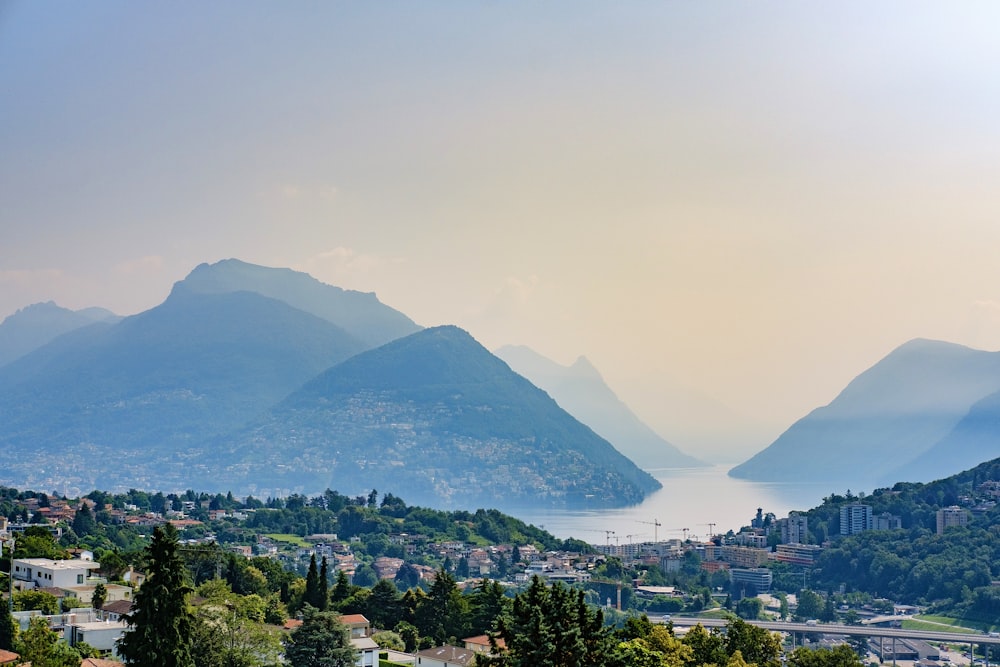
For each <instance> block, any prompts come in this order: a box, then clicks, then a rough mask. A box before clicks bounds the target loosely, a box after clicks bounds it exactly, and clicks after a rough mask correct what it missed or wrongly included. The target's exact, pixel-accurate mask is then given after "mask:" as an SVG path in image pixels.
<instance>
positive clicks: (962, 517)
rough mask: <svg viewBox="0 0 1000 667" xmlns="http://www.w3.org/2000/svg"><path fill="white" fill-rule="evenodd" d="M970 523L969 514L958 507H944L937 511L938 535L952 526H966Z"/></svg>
mask: <svg viewBox="0 0 1000 667" xmlns="http://www.w3.org/2000/svg"><path fill="white" fill-rule="evenodd" d="M967 523H969V513H968V512H966V511H965V510H964V509H962V508H961V507H959V506H958V505H952V506H951V507H942V508H941V509H939V510H938V511H937V534H938V535H940V534H941V533H943V532H944V530H945V528H950V527H952V526H964V525H965V524H967Z"/></svg>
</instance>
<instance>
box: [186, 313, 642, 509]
mask: <svg viewBox="0 0 1000 667" xmlns="http://www.w3.org/2000/svg"><path fill="white" fill-rule="evenodd" d="M219 456H221V457H222V458H223V459H225V460H230V459H232V460H237V459H238V460H239V461H240V462H239V463H238V464H235V465H232V466H230V467H229V468H227V470H226V471H223V472H220V471H218V470H217V469H211V470H210V474H211V475H213V476H214V477H216V478H219V476H220V475H221V476H222V477H221V479H223V480H227V477H226V476H227V474H231V475H232V480H233V481H232V483H231V484H230V485H233V484H235V483H236V481H237V480H240V479H251V480H254V483H259V484H263V485H265V486H266V488H271V489H292V488H295V487H301V486H306V487H312V488H324V487H333V488H341V487H342V486H343V485H344V480H350V483H351V484H352V485H354V486H356V487H359V488H362V489H364V488H378V487H381V486H385V487H388V488H389V489H391V490H392V491H393V492H394V493H403V494H405V497H406V498H414V499H416V500H417V501H418V502H421V503H426V502H428V501H430V500H433V501H435V504H437V505H441V504H442V503H444V504H447V505H449V506H455V507H463V506H470V504H475V503H483V502H486V503H487V504H488V506H490V507H494V506H500V507H507V508H510V507H524V506H535V505H538V504H541V505H546V506H562V507H606V506H609V505H615V504H622V503H625V504H632V503H635V502H639V501H640V500H641V499H642V498H643V496H644V495H645V494H646V493H648V492H650V491H653V490H655V489H657V488H659V483H657V482H656V481H655V480H654V479H653V478H652V477H651V476H650V475H649V474H648V473H646V472H643V471H642V470H640V469H639V468H637V467H636V466H635V465H634V464H633V463H632V462H630V461H629V460H628V459H627V458H625V457H624V456H623V455H622V454H621V453H619V452H618V451H617V450H615V449H614V448H613V447H612V446H611V445H610V444H609V443H608V442H607V441H606V440H604V439H603V438H601V437H599V436H598V435H596V434H595V433H594V432H593V431H591V430H590V429H589V428H587V427H586V426H584V425H583V424H581V423H580V422H579V421H577V420H576V419H574V418H573V417H571V416H570V415H569V414H568V413H566V412H565V411H564V410H562V409H560V408H559V407H558V406H557V405H556V403H555V402H554V401H553V400H552V399H551V398H550V397H549V396H548V395H547V394H545V392H543V391H542V390H540V389H538V388H537V387H535V386H534V385H532V384H531V383H530V382H528V381H527V380H526V379H524V378H523V377H522V376H520V375H518V374H516V373H514V372H513V371H511V369H510V368H509V367H508V366H507V365H506V364H505V363H504V362H503V361H501V360H500V359H498V358H497V357H496V356H494V355H492V354H490V353H489V351H487V350H486V349H485V348H484V347H482V346H481V345H480V344H479V343H478V342H476V341H475V340H474V339H473V338H472V337H471V336H470V335H469V334H468V333H467V332H465V331H463V330H461V329H458V328H456V327H451V326H446V327H436V328H432V329H426V330H424V331H421V332H419V333H416V334H413V335H411V336H407V337H405V338H401V339H398V340H396V341H393V342H391V343H388V344H386V345H384V346H381V347H379V348H376V349H373V350H369V351H367V352H364V353H362V354H359V355H357V356H355V357H352V358H351V359H348V360H347V361H345V362H343V363H341V364H338V365H336V366H333V367H332V368H330V369H328V370H326V371H324V372H323V373H321V374H320V375H319V376H317V377H316V378H314V379H312V380H310V381H309V382H307V383H306V384H305V385H304V386H303V387H302V388H301V389H299V390H297V391H296V392H294V393H292V394H291V395H290V396H289V397H288V398H286V399H285V400H284V401H282V402H281V403H280V404H279V405H277V406H276V407H274V408H273V409H272V410H271V411H270V413H269V414H268V415H267V417H266V418H264V419H263V420H261V421H260V422H258V423H257V424H255V425H253V426H252V427H250V428H248V429H245V430H244V431H243V432H242V433H241V434H240V435H239V436H238V437H236V438H227V439H226V444H224V445H221V446H220V447H219V448H213V452H212V454H211V455H210V459H208V460H206V461H205V464H206V465H205V469H206V470H209V468H211V461H212V459H213V458H215V457H219ZM304 480H309V481H308V482H306V483H304ZM257 495H260V494H259V492H258V493H257Z"/></svg>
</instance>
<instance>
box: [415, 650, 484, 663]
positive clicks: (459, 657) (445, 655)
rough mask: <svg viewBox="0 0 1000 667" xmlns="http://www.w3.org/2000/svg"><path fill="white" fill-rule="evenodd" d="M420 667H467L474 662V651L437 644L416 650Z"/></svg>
mask: <svg viewBox="0 0 1000 667" xmlns="http://www.w3.org/2000/svg"><path fill="white" fill-rule="evenodd" d="M416 656H417V662H416V664H417V665H419V666H420V667H469V666H470V665H473V664H475V660H476V652H475V651H471V650H469V649H466V648H459V647H457V646H438V647H435V648H427V649H424V650H423V651H417V653H416Z"/></svg>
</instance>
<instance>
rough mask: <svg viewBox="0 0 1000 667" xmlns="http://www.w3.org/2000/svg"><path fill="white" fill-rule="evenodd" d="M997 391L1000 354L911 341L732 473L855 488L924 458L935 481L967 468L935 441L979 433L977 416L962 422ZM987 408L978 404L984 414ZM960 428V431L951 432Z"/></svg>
mask: <svg viewBox="0 0 1000 667" xmlns="http://www.w3.org/2000/svg"><path fill="white" fill-rule="evenodd" d="M998 391H1000V353H997V352H984V351H981V350H973V349H970V348H967V347H963V346H961V345H955V344H952V343H945V342H940V341H930V340H922V339H918V340H913V341H910V342H908V343H906V344H904V345H902V346H900V347H899V348H897V349H896V350H894V351H893V352H891V353H890V354H889V355H888V356H886V357H885V358H884V359H882V360H881V361H879V362H878V363H877V364H875V365H874V366H873V367H871V368H870V369H868V370H867V371H865V372H864V373H862V374H861V375H859V376H858V377H857V378H855V379H854V380H853V381H852V382H851V383H850V384H848V386H847V387H846V388H845V389H844V390H843V391H842V392H841V393H840V395H839V396H837V398H836V399H834V400H833V402H831V403H830V404H829V405H828V406H826V407H822V408H818V409H816V410H813V411H812V412H811V413H810V414H809V415H807V416H806V417H804V418H802V419H800V420H799V421H797V422H796V423H795V424H793V425H792V426H791V427H790V428H789V429H788V430H787V431H785V432H784V433H783V434H782V435H781V436H779V437H778V439H777V440H775V441H774V443H772V444H771V445H770V446H769V447H768V448H766V449H765V450H763V451H761V452H759V453H758V454H757V455H755V456H754V457H753V458H751V459H750V460H748V461H746V462H744V463H742V464H740V465H738V466H736V467H735V468H733V469H732V470H731V471H730V475H732V476H734V477H739V478H744V479H751V480H756V481H787V480H794V481H800V482H801V481H811V480H815V481H822V482H845V483H848V484H850V485H853V486H854V488H859V487H863V486H867V485H874V484H879V483H883V482H884V481H885V480H886V479H887V478H888V477H889V475H890V474H891V473H892V472H893V471H897V470H901V469H903V466H905V465H907V464H908V463H910V462H915V461H918V460H919V459H920V457H921V455H923V454H924V453H927V455H928V457H930V458H928V459H925V460H924V464H922V465H924V466H926V465H927V464H931V465H933V464H934V463H935V462H936V466H937V476H940V475H941V474H945V473H946V472H948V471H951V472H957V471H958V470H960V469H962V467H963V466H964V465H965V463H962V464H959V463H958V462H955V463H954V465H953V464H952V462H951V461H950V460H949V459H950V457H951V449H940V448H938V447H937V443H939V441H945V439H946V438H947V437H948V436H949V434H952V435H953V436H954V438H958V437H960V436H961V435H962V433H963V432H965V433H966V434H967V433H968V432H969V431H970V430H977V429H978V430H980V431H981V430H982V428H981V427H982V426H983V425H985V424H987V423H989V421H988V420H980V421H979V422H978V424H979V426H978V427H977V426H976V423H977V422H976V421H975V417H974V416H973V417H970V419H972V421H966V418H967V415H972V414H973V413H972V412H970V410H972V408H973V406H974V405H975V404H977V402H979V401H980V400H981V399H984V397H986V396H989V395H991V394H993V393H994V392H998ZM989 405H990V404H989V403H988V402H987V404H986V405H985V406H983V407H984V408H987V409H986V410H985V412H986V413H988V412H989V410H988V407H989ZM981 413H982V412H981V411H977V414H981ZM993 414H995V413H993ZM962 424H964V426H963V427H962V429H964V431H963V430H959V429H958V428H957V427H959V426H960V425H962ZM995 432H996V431H994V433H995ZM950 443H951V444H950V445H945V446H946V447H956V446H958V445H957V441H956V440H955V439H952V440H951V441H950ZM961 446H962V447H965V444H963V445H961ZM975 451H976V452H978V451H979V450H978V449H976V450H975ZM994 452H995V449H994ZM977 455H978V454H977ZM991 457H992V454H990V455H988V456H986V457H985V458H991ZM980 460H982V459H980ZM976 462H977V463H978V462H979V461H976ZM925 469H926V468H925Z"/></svg>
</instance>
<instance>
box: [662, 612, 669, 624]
mask: <svg viewBox="0 0 1000 667" xmlns="http://www.w3.org/2000/svg"><path fill="white" fill-rule="evenodd" d="M669 620H670V614H664V615H663V622H664V623H666V622H667V621H669Z"/></svg>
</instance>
